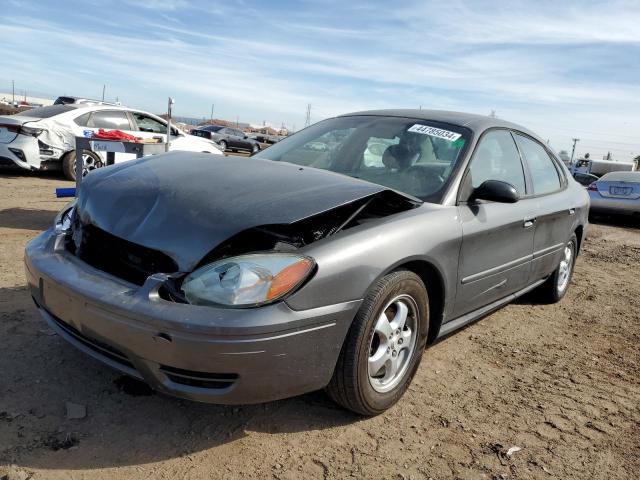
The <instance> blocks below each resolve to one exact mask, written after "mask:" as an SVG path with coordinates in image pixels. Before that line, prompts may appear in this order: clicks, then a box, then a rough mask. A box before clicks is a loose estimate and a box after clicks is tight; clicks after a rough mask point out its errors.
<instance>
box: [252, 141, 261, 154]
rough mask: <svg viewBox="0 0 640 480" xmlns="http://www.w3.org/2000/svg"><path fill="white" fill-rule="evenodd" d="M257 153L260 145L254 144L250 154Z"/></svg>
mask: <svg viewBox="0 0 640 480" xmlns="http://www.w3.org/2000/svg"><path fill="white" fill-rule="evenodd" d="M259 151H260V145H258V144H257V143H254V144H253V146H252V147H251V154H252V155H255V154H256V153H258V152H259Z"/></svg>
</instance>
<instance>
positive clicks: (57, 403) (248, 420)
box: [0, 287, 361, 470]
mask: <svg viewBox="0 0 640 480" xmlns="http://www.w3.org/2000/svg"><path fill="white" fill-rule="evenodd" d="M0 338H3V343H4V345H3V348H2V349H0V392H2V393H1V394H0V464H4V463H6V464H17V465H20V466H23V467H24V468H42V469H55V470H60V469H73V470H78V469H79V470H83V469H93V468H103V467H114V466H124V465H142V464H147V463H151V462H158V461H162V460H166V459H170V458H176V457H180V456H184V455H188V454H191V453H196V452H199V451H202V450H206V449H211V448H214V447H219V446H223V445H225V444H228V443H229V442H234V441H236V440H239V439H241V438H243V437H245V436H247V435H248V434H250V433H251V432H262V433H267V434H280V433H290V432H300V431H311V430H318V429H325V428H332V427H336V426H339V425H346V424H350V423H354V422H357V421H360V420H361V418H360V417H357V416H355V415H353V414H351V413H349V412H347V411H345V410H342V409H340V408H339V407H337V406H336V405H335V404H333V403H332V402H331V401H330V400H329V399H328V397H326V395H325V394H324V393H323V392H315V393H311V394H308V395H304V396H301V397H296V398H292V399H288V400H281V401H277V402H272V403H268V404H260V405H250V406H220V405H207V404H199V403H195V402H190V401H186V400H179V399H175V398H171V397H167V396H164V395H161V394H157V393H154V392H152V391H151V390H150V389H148V388H147V387H146V386H145V385H144V384H139V383H137V382H136V381H134V380H131V379H128V378H127V377H125V378H123V377H122V375H121V374H119V373H118V372H114V371H113V370H111V369H109V368H108V367H106V366H103V365H102V364H100V363H98V362H96V361H95V360H93V359H91V358H90V357H88V356H86V355H84V354H82V353H80V352H79V351H77V350H75V349H74V348H73V347H72V346H71V345H69V344H67V343H66V342H65V341H64V340H63V339H61V338H60V337H59V336H57V335H55V334H54V333H53V332H52V331H51V330H50V329H49V328H48V326H47V325H46V324H45V322H44V320H42V319H41V318H40V315H39V314H38V312H37V309H36V307H35V306H34V305H33V302H32V301H31V298H30V295H29V292H28V290H27V288H26V287H15V288H2V289H0ZM66 402H73V403H76V404H80V405H83V406H85V407H86V417H85V418H83V419H68V418H67V417H66V411H65V405H66Z"/></svg>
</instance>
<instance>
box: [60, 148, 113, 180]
mask: <svg viewBox="0 0 640 480" xmlns="http://www.w3.org/2000/svg"><path fill="white" fill-rule="evenodd" d="M103 166H104V163H103V161H102V158H101V157H100V155H98V154H97V153H95V152H92V151H91V150H83V151H82V176H83V177H84V176H85V175H86V174H87V173H89V172H90V171H92V170H95V169H96V168H101V167H103ZM62 173H63V174H64V176H65V178H67V179H68V180H75V179H76V151H75V150H72V151H70V152H67V153H66V154H65V155H64V157H63V158H62Z"/></svg>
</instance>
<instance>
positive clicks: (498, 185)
mask: <svg viewBox="0 0 640 480" xmlns="http://www.w3.org/2000/svg"><path fill="white" fill-rule="evenodd" d="M519 199H520V195H518V191H517V190H516V187H514V186H513V185H511V184H510V183H507V182H502V181H500V180H487V181H485V182H482V185H480V186H479V187H478V188H476V189H475V190H474V191H473V192H472V193H471V198H470V200H489V201H491V202H500V203H516V202H517V201H518V200H519Z"/></svg>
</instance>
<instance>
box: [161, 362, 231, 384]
mask: <svg viewBox="0 0 640 480" xmlns="http://www.w3.org/2000/svg"><path fill="white" fill-rule="evenodd" d="M160 370H161V371H162V372H163V373H164V374H165V375H166V376H167V378H168V379H169V380H171V381H172V382H174V383H179V384H180V385H189V386H191V387H199V388H211V389H218V390H221V389H224V388H229V387H230V386H232V385H233V383H234V382H235V381H236V380H237V379H238V375H237V374H235V373H209V372H196V371H194V370H183V369H182V368H175V367H169V366H166V365H161V366H160Z"/></svg>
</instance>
